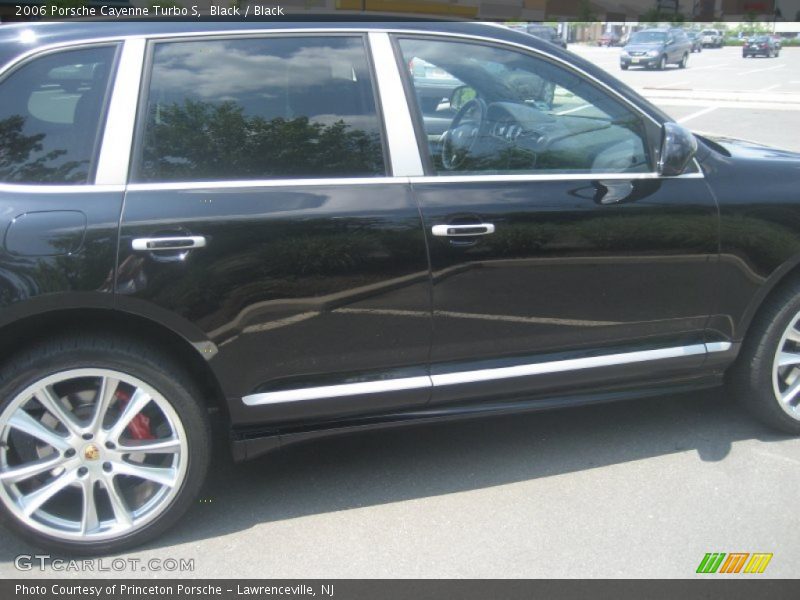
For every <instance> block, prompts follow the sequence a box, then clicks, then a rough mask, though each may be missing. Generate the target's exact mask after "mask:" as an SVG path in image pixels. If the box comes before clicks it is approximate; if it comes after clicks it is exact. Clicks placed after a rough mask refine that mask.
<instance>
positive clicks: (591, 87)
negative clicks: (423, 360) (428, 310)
mask: <svg viewBox="0 0 800 600" xmlns="http://www.w3.org/2000/svg"><path fill="white" fill-rule="evenodd" d="M397 48H398V51H399V52H400V56H401V58H400V60H399V61H398V62H399V64H408V63H409V61H412V60H424V61H426V62H427V63H429V64H431V65H434V66H436V67H437V68H439V69H441V70H442V71H444V72H446V73H448V74H449V75H450V76H451V77H452V78H454V79H457V80H459V81H461V82H463V84H464V85H465V86H467V87H466V88H462V89H460V90H457V91H456V93H455V94H454V95H453V96H452V98H451V100H452V102H451V103H450V104H447V103H442V106H441V109H440V110H439V111H438V116H439V118H438V119H433V118H431V116H430V115H428V114H425V113H424V112H423V111H420V110H419V109H417V119H418V127H419V129H420V131H421V132H422V135H421V136H420V137H421V138H422V139H424V140H425V141H426V142H427V144H426V145H425V147H424V148H423V151H424V152H425V153H426V154H427V156H428V161H427V163H428V164H427V169H428V172H429V173H430V175H429V176H426V177H418V178H412V185H413V189H414V193H415V195H416V197H417V199H418V202H419V204H420V207H421V210H422V213H423V218H424V222H425V231H426V234H427V236H428V243H429V247H430V256H431V266H432V270H433V271H432V276H433V281H434V287H433V308H434V344H433V350H432V354H431V363H432V364H431V376H432V380H433V384H434V392H433V401H434V402H449V401H455V400H460V399H463V398H465V397H469V396H475V397H492V398H498V397H502V395H504V394H509V395H511V394H518V393H528V392H530V391H532V390H557V389H570V390H576V389H580V388H581V387H582V386H587V387H591V388H592V389H597V385H598V384H601V383H618V382H624V381H626V380H637V379H638V380H641V379H643V378H647V377H649V378H651V379H653V380H658V379H660V378H670V377H673V376H677V375H679V374H681V373H685V372H688V371H690V370H691V369H693V368H696V367H698V366H699V365H701V364H702V362H703V360H704V355H705V352H706V348H705V346H704V344H703V340H704V327H705V325H706V320H707V318H708V315H709V312H710V309H711V302H712V294H713V286H714V281H715V276H716V267H717V263H716V261H717V252H718V250H717V227H718V215H717V207H716V205H715V202H714V199H713V197H712V196H711V195H710V193H709V191H708V188H707V186H706V185H705V182H704V181H703V176H702V173H700V172H699V171H698V170H697V168H696V166H695V165H692V166H691V167H690V168H689V169H688V172H687V173H686V174H685V175H682V176H680V177H672V178H665V177H660V176H659V175H658V174H657V173H655V165H656V160H657V155H656V152H657V148H658V142H659V141H660V126H659V124H658V123H656V122H654V121H653V120H652V119H651V118H650V117H648V116H647V115H645V114H643V113H640V112H639V111H638V110H636V109H634V107H631V106H630V105H628V104H627V103H626V102H625V101H623V100H622V99H621V98H619V97H617V96H615V95H614V94H613V92H612V91H610V90H607V89H604V88H601V87H600V86H599V85H597V84H596V83H595V82H592V81H591V80H590V79H589V78H588V77H586V76H585V75H582V74H580V73H578V72H575V71H572V70H570V69H567V68H566V67H565V66H563V65H561V64H559V63H557V62H554V61H550V60H546V59H545V58H544V57H537V56H535V55H533V54H531V53H529V52H526V51H524V50H522V49H518V48H508V47H501V46H498V45H494V44H488V43H483V42H477V41H466V40H463V39H448V38H446V37H429V36H426V37H412V36H407V37H403V36H398V38H397ZM415 86H416V78H415V77H413V76H411V74H409V76H408V87H409V92H410V93H409V95H410V97H411V98H412V101H413V99H414V94H413V90H414V88H415ZM445 116H447V118H449V119H450V124H449V127H448V128H447V131H446V132H445V134H444V135H440V134H439V133H438V131H434V130H430V129H429V124H430V123H433V124H436V125H437V126H438V124H439V122H440V121H441V119H442V118H444V117H445Z"/></svg>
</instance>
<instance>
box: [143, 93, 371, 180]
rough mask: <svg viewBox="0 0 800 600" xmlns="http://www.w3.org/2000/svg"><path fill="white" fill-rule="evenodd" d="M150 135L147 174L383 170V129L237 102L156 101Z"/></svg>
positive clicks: (189, 175) (152, 176)
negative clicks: (248, 111)
mask: <svg viewBox="0 0 800 600" xmlns="http://www.w3.org/2000/svg"><path fill="white" fill-rule="evenodd" d="M150 122H151V123H153V124H154V125H153V126H152V127H151V128H150V129H149V131H148V136H147V139H146V140H145V148H144V161H143V168H142V171H143V176H144V178H145V179H147V180H159V179H160V180H168V181H169V180H179V179H216V178H224V179H231V178H242V179H263V178H265V177H271V176H280V177H293V176H303V175H308V174H309V173H313V174H315V176H321V175H329V176H344V175H364V174H367V175H369V174H373V173H379V172H382V171H383V169H384V167H383V154H382V148H381V143H380V138H379V136H378V134H377V133H374V134H371V133H368V132H366V131H362V130H351V129H349V126H348V125H347V124H346V123H344V121H341V120H339V121H336V122H335V123H332V124H330V125H325V124H323V123H318V122H311V121H309V119H308V118H307V117H298V118H296V119H284V118H276V119H271V120H266V119H264V118H262V117H259V116H247V115H245V114H244V110H243V109H242V107H241V106H239V105H238V104H236V103H235V102H231V101H228V102H222V103H220V104H211V103H207V102H198V101H192V100H186V101H185V102H184V103H183V104H179V103H174V104H171V105H168V106H162V107H159V108H158V109H156V108H154V109H153V112H152V113H151V116H150Z"/></svg>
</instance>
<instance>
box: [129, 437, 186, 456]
mask: <svg viewBox="0 0 800 600" xmlns="http://www.w3.org/2000/svg"><path fill="white" fill-rule="evenodd" d="M117 451H118V452H119V453H121V454H175V453H176V452H180V451H181V441H180V440H179V439H177V438H169V439H166V440H137V441H133V442H126V443H125V444H120V445H119V446H117Z"/></svg>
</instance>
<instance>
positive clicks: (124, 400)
mask: <svg viewBox="0 0 800 600" xmlns="http://www.w3.org/2000/svg"><path fill="white" fill-rule="evenodd" d="M116 395H117V400H119V404H120V410H124V409H125V406H126V405H127V404H128V402H129V401H130V399H131V396H130V394H128V392H126V391H124V390H118V391H117V394H116ZM126 431H127V432H128V435H129V436H130V437H131V438H132V439H134V440H153V439H155V436H154V435H153V432H152V431H150V417H148V416H147V415H145V414H144V413H139V414H138V415H136V416H134V417H133V418H132V419H131V422H130V423H129V424H128V428H127V429H126Z"/></svg>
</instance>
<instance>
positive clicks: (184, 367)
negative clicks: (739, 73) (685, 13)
mask: <svg viewBox="0 0 800 600" xmlns="http://www.w3.org/2000/svg"><path fill="white" fill-rule="evenodd" d="M664 35H667V34H666V33H665V34H664ZM431 90H433V91H431ZM443 90H447V91H446V92H443ZM443 94H444V95H445V97H444V98H442V97H441V96H442V95H443ZM437 95H438V96H439V97H438V99H437ZM799 173H800V156H798V155H797V154H792V153H789V152H783V151H780V150H775V149H772V148H765V147H761V146H758V145H755V144H749V143H744V142H736V141H733V140H727V139H708V138H703V137H698V136H694V135H692V134H691V133H690V132H689V131H687V130H685V129H683V128H682V127H680V126H678V125H676V124H675V123H673V122H672V121H671V119H670V118H669V117H668V116H667V115H665V114H664V113H663V112H661V111H660V110H659V109H657V108H656V107H654V106H653V105H652V104H650V103H648V102H647V101H646V100H644V99H642V98H641V97H640V96H638V95H637V94H636V93H634V92H633V91H632V90H631V89H630V88H628V87H627V86H625V85H623V84H622V83H620V82H619V81H617V80H616V79H614V78H613V77H611V76H610V75H608V74H607V73H606V72H604V71H603V70H602V69H599V68H597V67H595V66H593V65H592V64H590V63H588V62H587V61H585V60H583V59H581V58H579V57H577V56H574V55H573V54H571V53H569V52H565V51H564V50H562V49H561V48H557V47H556V46H554V45H553V44H551V43H549V42H544V41H542V40H538V39H536V38H535V37H532V36H530V35H528V34H526V33H522V32H515V31H511V30H508V29H505V28H501V27H497V26H492V25H481V24H474V23H448V24H444V23H323V24H313V23H300V24H292V23H281V22H270V23H258V24H255V25H254V24H253V23H245V22H242V23H234V22H226V23H204V22H196V23H194V22H193V23H178V22H155V21H153V22H145V23H135V22H112V23H84V22H71V23H59V24H54V23H50V24H26V25H24V26H13V25H12V26H4V27H3V28H0V232H2V242H1V243H2V245H0V519H2V521H3V522H4V524H5V525H6V526H7V527H8V528H9V529H11V530H13V531H15V532H17V533H18V534H20V535H21V536H23V537H25V538H26V539H28V540H30V541H31V542H33V543H35V544H39V545H42V546H45V547H47V548H49V549H51V548H52V549H59V550H62V551H69V552H84V553H97V552H116V551H119V550H120V549H122V548H125V547H129V546H131V545H134V544H138V543H141V542H144V541H145V540H148V539H151V538H153V537H155V536H157V535H159V534H160V533H161V532H163V531H164V530H165V529H166V528H167V527H169V526H170V525H171V524H173V523H175V522H176V521H177V519H178V518H179V517H180V516H181V515H182V514H183V513H184V512H185V510H186V509H187V508H188V507H189V506H190V504H191V503H192V502H193V501H194V498H195V496H196V494H197V492H198V490H199V489H200V487H201V485H202V484H203V479H204V477H205V474H206V470H207V467H208V462H209V457H210V456H211V454H212V451H216V452H220V451H222V449H220V448H217V449H216V450H212V438H211V435H210V433H209V431H210V424H211V422H212V421H214V422H216V423H217V424H218V426H219V427H220V428H221V429H223V430H224V431H226V432H227V433H228V435H229V439H230V447H231V449H232V452H233V456H234V458H235V459H236V460H245V459H250V458H253V457H257V456H260V455H263V454H265V453H267V452H269V451H272V450H275V449H277V448H280V447H283V446H286V445H288V444H292V443H295V442H299V441H306V440H310V439H314V438H318V437H321V436H330V435H337V434H342V433H347V432H354V431H362V430H366V429H378V428H385V427H397V426H400V425H406V424H412V423H421V422H433V421H438V420H443V419H456V418H466V417H477V416H490V415H497V414H504V413H509V412H514V411H530V410H541V409H546V408H553V407H566V406H577V405H583V404H589V403H595V402H607V401H611V400H622V399H630V398H636V397H641V396H649V395H653V394H665V393H675V392H677V391H685V390H696V389H704V388H707V387H711V386H718V385H720V384H722V383H723V381H724V378H728V379H729V380H730V383H731V384H732V385H731V390H732V393H733V394H734V395H735V396H737V397H738V398H739V399H740V401H741V402H742V403H743V404H744V405H745V406H747V407H748V408H750V409H751V410H752V411H753V412H754V413H755V414H756V415H757V416H758V417H759V418H761V419H762V420H763V421H764V422H766V423H769V424H770V425H771V426H774V427H777V428H779V429H781V430H783V431H787V432H791V433H794V434H797V433H800V404H799V403H800V267H798V265H800V192H798V190H800V175H798V174H799ZM620 437H621V438H622V437H624V433H620ZM619 443H625V442H624V439H620V440H619ZM277 498H279V496H277ZM264 501H273V502H275V501H278V500H275V499H272V500H270V499H265V500H264Z"/></svg>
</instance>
